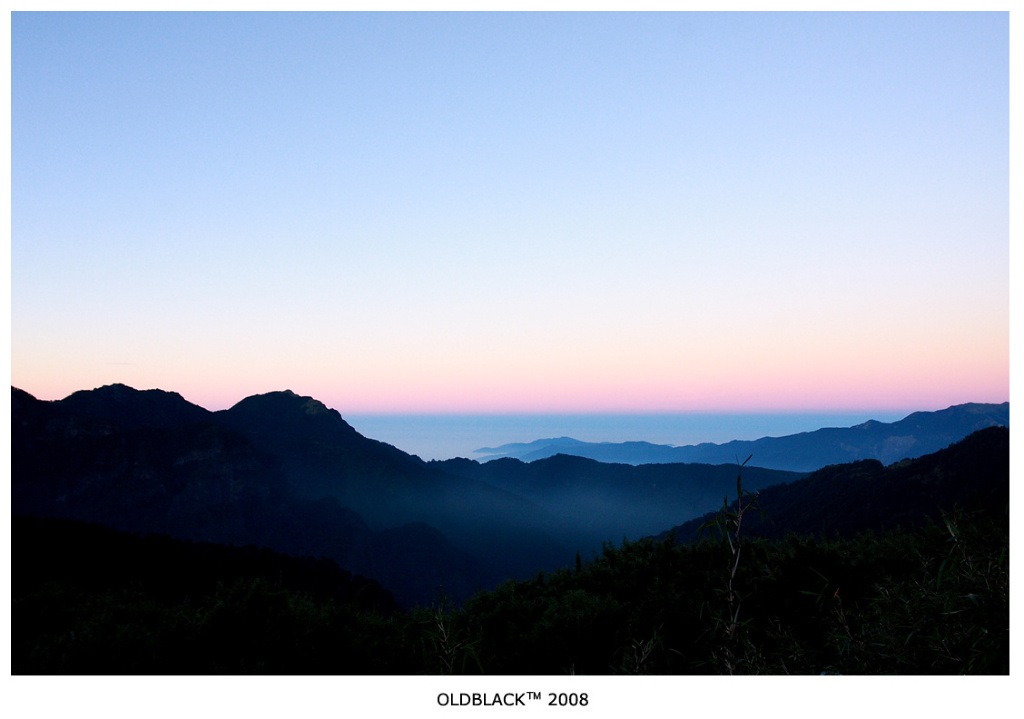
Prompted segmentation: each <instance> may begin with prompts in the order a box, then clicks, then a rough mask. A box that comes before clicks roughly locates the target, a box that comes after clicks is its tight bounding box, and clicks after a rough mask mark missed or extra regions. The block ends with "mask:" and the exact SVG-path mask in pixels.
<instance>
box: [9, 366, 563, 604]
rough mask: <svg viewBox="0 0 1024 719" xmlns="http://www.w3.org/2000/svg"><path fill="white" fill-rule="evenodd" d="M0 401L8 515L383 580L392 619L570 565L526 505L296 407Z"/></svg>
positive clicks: (171, 399) (154, 395) (18, 393)
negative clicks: (8, 449)
mask: <svg viewBox="0 0 1024 719" xmlns="http://www.w3.org/2000/svg"><path fill="white" fill-rule="evenodd" d="M11 397H12V435H11V436H12V445H11V446H12V490H11V497H12V510H13V512H14V513H15V514H22V515H35V516H44V517H62V518H68V519H77V520H83V521H90V522H98V523H102V524H105V525H108V526H111V527H115V528H117V529H121V530H125V531H130V532H137V533H146V532H159V533H164V534H168V535H170V536H174V537H179V538H183V539H189V540H194V541H208V542H221V543H227V544H234V545H241V544H257V545H262V546H267V547H271V548H273V549H277V550H279V551H283V552H288V553H292V554H300V555H302V554H310V555H314V556H321V555H323V556H327V557H330V558H331V559H334V560H335V561H337V562H338V564H339V565H340V566H342V567H344V568H346V569H347V570H350V571H354V572H358V573H360V574H363V575H366V576H368V577H372V578H377V577H385V576H386V577H388V580H389V583H388V584H385V586H386V587H387V588H388V589H390V590H391V591H392V592H393V593H394V594H395V596H396V598H397V599H399V601H401V602H403V603H404V604H406V605H409V604H412V603H429V602H430V601H431V600H433V599H434V598H435V597H436V596H437V593H438V591H439V590H440V589H441V588H442V587H443V588H444V591H446V592H447V593H448V594H449V595H450V596H452V597H454V598H460V597H461V598H464V597H467V596H469V594H471V593H472V592H473V591H475V590H476V589H477V588H478V587H484V586H493V585H494V584H495V583H497V582H499V581H501V580H503V579H505V578H507V577H511V576H529V574H531V573H532V572H533V571H536V569H538V568H544V567H557V566H561V565H562V564H566V563H568V562H569V561H570V560H571V557H572V551H573V549H574V548H572V547H569V546H567V545H563V544H560V543H558V542H556V541H555V540H553V539H552V538H551V537H549V536H547V535H546V534H545V533H544V531H543V530H544V529H545V528H546V527H549V526H551V525H552V521H553V520H552V518H550V517H548V516H547V515H545V513H544V512H543V511H542V510H540V509H539V508H538V507H536V506H535V505H533V504H531V503H529V502H527V501H525V500H523V499H521V498H519V497H516V496H515V495H512V494H511V493H509V492H506V491H503V490H501V489H499V488H496V487H494V486H492V485H489V484H486V483H482V482H477V481H474V480H471V479H467V478H464V477H453V476H448V475H445V474H444V473H442V472H439V471H437V470H436V469H432V468H430V467H427V466H426V465H425V463H423V462H422V461H421V460H419V459H418V458H416V457H412V456H410V455H407V454H405V453H404V452H401V451H400V450H398V449H396V448H394V447H391V446H390V445H386V444H383V443H380V442H375V441H374V440H370V439H367V438H365V437H362V436H361V435H359V434H358V433H357V432H356V431H355V430H354V429H352V428H351V427H350V426H349V425H348V424H347V423H346V422H345V421H344V420H343V419H342V418H341V416H340V415H339V414H338V413H337V412H336V411H333V410H328V409H327V408H326V407H324V406H323V405H322V404H321V403H319V402H317V401H316V400H313V399H312V398H309V397H300V396H298V395H295V394H294V393H291V392H278V393H271V394H268V395H260V396H256V397H251V398H247V399H246V400H243V401H242V402H239V403H238V404H237V405H235V406H234V407H232V408H231V409H229V410H225V411H223V412H208V411H207V410H205V409H203V408H201V407H198V406H196V405H191V404H189V403H187V402H186V401H185V400H183V399H182V398H181V397H180V396H179V395H177V394H175V393H171V392H163V391H160V390H147V391H145V392H140V391H138V390H134V389H131V388H129V387H125V386H123V385H114V386H108V387H102V388H99V389H97V390H92V391H88V392H76V393H75V394H74V395H71V396H70V397H68V398H66V399H64V400H60V401H56V402H43V401H40V400H38V399H36V398H34V397H32V396H31V395H29V394H28V393H26V392H23V391H22V390H19V389H16V388H13V387H12V389H11ZM364 513H365V515H364Z"/></svg>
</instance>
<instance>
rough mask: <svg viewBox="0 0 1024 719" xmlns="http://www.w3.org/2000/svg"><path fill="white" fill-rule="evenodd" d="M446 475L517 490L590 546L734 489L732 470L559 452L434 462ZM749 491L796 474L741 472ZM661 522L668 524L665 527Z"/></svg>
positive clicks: (638, 531) (645, 528) (698, 510)
mask: <svg viewBox="0 0 1024 719" xmlns="http://www.w3.org/2000/svg"><path fill="white" fill-rule="evenodd" d="M431 465H432V466H436V467H439V468H441V469H443V470H444V471H445V472H447V473H449V474H457V475H460V476H463V477H469V478H472V479H476V480H480V481H483V482H488V483H490V484H493V485H494V486H496V487H500V488H502V489H505V490H508V491H510V492H515V493H516V494H518V495H520V496H522V497H525V498H526V499H528V500H530V501H531V502H535V503H536V504H538V505H540V506H541V507H543V508H544V509H546V510H547V511H549V512H550V513H552V514H555V515H557V516H559V517H561V519H562V522H563V525H564V527H565V530H564V531H566V532H567V533H572V534H573V535H574V536H578V537H580V538H581V539H584V538H585V539H586V541H587V546H588V547H589V548H592V549H593V548H598V549H599V548H600V546H601V543H602V542H603V541H605V540H612V541H618V540H621V539H622V538H623V537H624V536H629V537H632V538H634V539H636V538H637V537H639V536H643V535H644V534H649V533H652V532H655V531H657V530H658V529H661V528H663V527H665V526H668V525H671V524H672V523H674V522H675V521H677V518H679V517H694V516H699V515H700V514H702V513H704V512H707V511H709V510H711V509H714V508H716V507H719V506H721V504H722V500H723V497H724V496H725V495H726V493H728V492H729V491H730V490H734V489H735V487H736V466H735V465H731V466H728V465H719V466H715V465H708V464H648V465H641V466H632V465H628V464H605V463H602V462H597V461H595V460H592V459H586V458H582V457H573V456H569V455H565V454H559V455H556V456H554V457H549V458H546V459H539V460H536V461H534V462H529V463H526V462H523V461H521V460H518V459H510V458H505V459H498V460H494V461H491V462H486V463H481V462H476V461H473V460H469V459H461V458H460V459H449V460H445V461H443V462H432V463H431ZM744 474H745V477H746V480H745V481H746V482H747V483H748V486H749V487H751V488H758V487H766V486H769V485H773V484H780V483H785V482H792V481H794V480H796V479H799V478H801V477H803V476H804V475H803V474H802V473H798V472H784V471H778V470H770V469H762V468H760V467H751V468H748V469H745V470H744ZM666 523H667V524H666Z"/></svg>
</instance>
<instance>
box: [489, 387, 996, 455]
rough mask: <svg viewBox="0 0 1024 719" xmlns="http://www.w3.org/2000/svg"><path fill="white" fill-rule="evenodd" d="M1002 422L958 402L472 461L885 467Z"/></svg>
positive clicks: (514, 451)
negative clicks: (749, 434)
mask: <svg viewBox="0 0 1024 719" xmlns="http://www.w3.org/2000/svg"><path fill="white" fill-rule="evenodd" d="M992 426H1002V427H1009V426H1010V403H1009V402H1003V403H1002V404H961V405H954V406H952V407H949V408H947V409H944V410H940V411H937V412H914V413H913V414H910V415H908V416H907V417H905V418H903V419H901V420H899V421H897V422H876V421H874V420H869V421H867V422H864V423H862V424H858V425H856V426H853V427H827V428H822V429H818V430H815V431H813V432H801V433H799V434H792V435H787V436H784V437H762V438H761V439H757V440H752V441H747V440H735V441H732V442H726V443H724V444H712V443H703V444H697V445H685V446H681V447H673V446H670V445H656V444H650V443H647V442H622V443H611V442H602V443H592V442H580V441H579V440H575V439H571V438H568V437H561V438H558V439H545V440H536V441H534V442H530V443H528V444H507V445H502V446H501V447H493V448H483V449H480V450H477V451H478V452H480V453H484V452H486V453H489V455H488V456H485V457H483V458H481V460H480V461H482V462H488V461H491V460H494V459H498V458H500V457H515V458H518V459H522V460H523V461H526V462H532V461H534V460H537V459H544V458H546V457H552V456H554V455H556V454H571V455H574V456H578V457H588V458H590V459H594V460H597V461H599V462H622V463H626V464H649V463H674V462H702V463H707V464H727V463H731V462H737V461H742V459H743V458H745V457H748V456H751V455H752V456H753V459H752V460H751V463H752V464H754V465H756V466H758V467H765V468H769V469H781V470H788V471H793V472H811V471H814V470H816V469H818V468H820V467H824V466H826V465H829V464H842V463H844V462H853V461H856V460H861V459H875V460H878V461H880V462H882V463H883V464H890V463H892V462H897V461H899V460H901V459H908V458H909V459H913V458H914V457H920V456H922V455H925V454H929V453H931V452H936V451H938V450H940V449H942V448H943V447H947V446H949V445H950V444H951V443H953V442H956V441H959V440H961V439H963V438H964V437H966V436H967V435H969V434H971V433H972V432H974V431H977V430H979V429H984V428H985V427H992Z"/></svg>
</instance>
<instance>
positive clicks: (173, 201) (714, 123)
mask: <svg viewBox="0 0 1024 719" xmlns="http://www.w3.org/2000/svg"><path fill="white" fill-rule="evenodd" d="M1009 167H1010V160H1009V16H1008V14H1007V13H896V14H892V13H882V14H859V13H852V14H841V13H820V14H802V13H785V14H773V13H730V14H714V13H653V14H590V13H572V14H501V13H498V14H416V13H413V14H389V13H384V14H359V13H341V14H288V13H283V14H277V13H275V14H246V13H241V14H234V13H232V14H188V13H180V14H179V13H171V14H162V13H161V14H77V13H44V14H34V13H18V12H16V13H13V14H12V16H11V382H12V384H13V385H14V386H16V387H19V388H21V389H24V390H26V391H28V392H30V393H32V394H33V395H35V396H36V397H39V398H41V399H58V398H61V397H64V396H66V395H68V394H70V393H72V392H74V391H76V390H79V389H89V388H93V387H98V386H102V385H105V384H110V383H114V382H122V383H125V384H128V385H131V386H133V387H136V388H139V389H148V388H153V387H158V388H161V389H166V390H172V391H176V392H179V393H180V394H182V395H183V396H184V397H185V398H186V399H188V400H189V401H192V402H195V403H197V404H200V405H202V406H204V407H207V408H209V409H222V408H225V407H229V406H231V405H233V404H234V403H235V402H237V401H239V400H240V399H242V398H243V397H245V396H248V395H252V394H257V393H262V392H269V391H274V390H280V389H286V388H287V389H291V390H293V391H295V392H298V393H300V394H305V395H311V396H314V397H316V398H318V399H320V400H322V401H323V402H324V403H325V404H327V405H328V406H330V407H333V408H336V409H338V410H339V411H341V412H342V414H343V415H344V414H346V413H354V414H360V413H362V414H366V413H375V412H377V413H473V412H481V413H491V414H494V413H515V412H529V413H549V412H550V413H558V412H564V413H588V412H618V413H624V412H638V413H654V412H767V411H780V412H781V411H853V410H879V411H881V410H908V411H913V410H930V409H941V408H944V407H947V406H949V405H952V404H957V403H961V402H1003V401H1006V400H1008V399H1009V377H1010V371H1009V354H1010V351H1009V348H1010V318H1009V310H1010V270H1009V256H1010V230H1009V215H1010V212H1009V206H1010V204H1009V203H1010V191H1009Z"/></svg>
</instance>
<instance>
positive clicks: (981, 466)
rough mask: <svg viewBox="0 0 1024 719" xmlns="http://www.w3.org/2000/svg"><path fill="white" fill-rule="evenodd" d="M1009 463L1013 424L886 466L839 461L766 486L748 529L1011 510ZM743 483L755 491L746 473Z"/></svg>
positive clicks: (689, 528) (881, 523) (848, 527)
mask: <svg viewBox="0 0 1024 719" xmlns="http://www.w3.org/2000/svg"><path fill="white" fill-rule="evenodd" d="M1009 463H1010V431H1009V429H1007V428H1005V427H990V428H987V429H983V430H979V431H978V432H975V433H973V434H971V435H970V436H969V437H967V438H966V439H963V440H961V441H960V442H957V443H955V444H953V445H951V446H949V447H948V448H946V449H943V450H940V451H938V452H935V453H933V454H929V455H926V456H924V457H919V458H917V459H912V460H905V461H902V462H898V463H895V464H892V465H889V466H888V467H886V466H883V465H882V464H881V463H880V462H877V461H875V460H864V461H860V462H853V463H850V464H842V465H834V466H829V467H824V468H822V469H820V470H818V471H817V472H814V473H813V474H811V475H809V476H807V477H805V478H804V479H801V480H798V481H796V482H792V483H790V484H787V485H779V486H774V487H767V488H765V489H762V490H761V491H760V494H759V496H758V503H759V505H760V508H761V509H762V510H763V511H764V514H765V516H764V517H761V516H760V515H758V514H756V513H751V514H748V515H747V516H746V517H745V518H744V526H746V527H747V528H749V529H750V530H751V531H753V532H755V533H756V534H757V535H758V536H762V537H767V538H778V537H782V536H784V535H786V534H788V533H796V534H800V535H817V536H820V537H824V538H828V537H832V536H836V535H838V536H842V537H850V536H853V535H855V534H856V533H858V532H863V531H867V530H882V529H890V528H894V527H898V526H903V527H908V526H912V525H915V524H919V523H921V522H922V521H924V520H925V519H927V518H933V519H936V518H938V517H939V516H940V514H941V512H943V511H949V510H952V509H953V508H954V507H958V508H960V509H962V510H965V511H982V512H986V513H989V514H992V513H995V514H1003V513H1005V512H1007V511H1008V509H1009V474H1010V464H1009ZM743 484H744V488H745V489H751V488H750V487H748V486H747V482H746V470H744V472H743ZM731 496H732V497H735V496H736V495H735V490H733V494H732V495H731ZM711 516H712V515H707V516H705V517H702V518H698V519H694V520H692V521H690V522H687V523H685V524H683V525H681V526H678V527H676V528H675V530H674V531H675V532H676V536H677V538H678V539H679V540H680V541H692V540H693V539H695V538H696V536H697V535H698V534H699V529H700V526H701V524H703V523H704V522H705V521H707V520H708V519H710V517H711ZM663 536H664V535H663Z"/></svg>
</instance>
